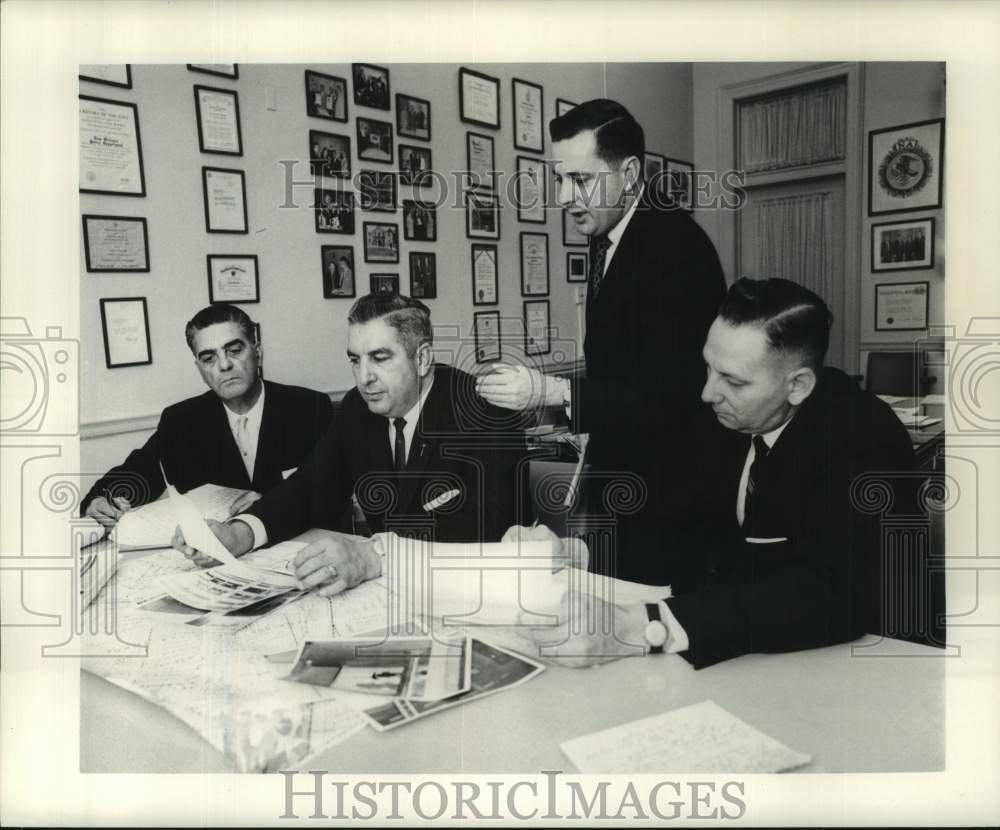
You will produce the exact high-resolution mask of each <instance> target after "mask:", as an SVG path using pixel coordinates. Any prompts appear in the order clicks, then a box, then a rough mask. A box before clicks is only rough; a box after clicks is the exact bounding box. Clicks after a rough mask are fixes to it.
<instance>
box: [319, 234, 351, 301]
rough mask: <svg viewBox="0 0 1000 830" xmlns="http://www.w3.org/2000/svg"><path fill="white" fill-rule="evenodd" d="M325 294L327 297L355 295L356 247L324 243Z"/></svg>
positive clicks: (322, 249)
mask: <svg viewBox="0 0 1000 830" xmlns="http://www.w3.org/2000/svg"><path fill="white" fill-rule="evenodd" d="M320 257H321V261H322V265H323V296H324V297H325V298H326V299H335V298H340V297H353V296H354V293H355V291H354V248H352V247H351V246H350V245H323V246H322V248H321V250H320Z"/></svg>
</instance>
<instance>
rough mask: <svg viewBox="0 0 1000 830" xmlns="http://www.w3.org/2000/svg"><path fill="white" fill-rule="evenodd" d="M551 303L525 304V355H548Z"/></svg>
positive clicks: (531, 302)
mask: <svg viewBox="0 0 1000 830" xmlns="http://www.w3.org/2000/svg"><path fill="white" fill-rule="evenodd" d="M550 348H551V346H550V345H549V301H548V300H526V301H525V303H524V353H525V354H526V355H536V354H548V353H549V350H550Z"/></svg>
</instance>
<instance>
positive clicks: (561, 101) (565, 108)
mask: <svg viewBox="0 0 1000 830" xmlns="http://www.w3.org/2000/svg"><path fill="white" fill-rule="evenodd" d="M576 106H578V105H577V104H574V103H573V102H572V101H567V100H566V99H565V98H556V118H562V117H563V116H564V115H565V114H566V113H567V112H569V111H570V110H571V109H573V108H574V107H576Z"/></svg>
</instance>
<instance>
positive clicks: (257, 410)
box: [222, 381, 265, 430]
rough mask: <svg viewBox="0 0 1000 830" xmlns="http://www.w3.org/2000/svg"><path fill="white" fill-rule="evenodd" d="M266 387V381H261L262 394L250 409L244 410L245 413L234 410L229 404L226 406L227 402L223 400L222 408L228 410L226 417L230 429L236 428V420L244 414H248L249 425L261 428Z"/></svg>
mask: <svg viewBox="0 0 1000 830" xmlns="http://www.w3.org/2000/svg"><path fill="white" fill-rule="evenodd" d="M264 388H265V387H264V381H261V382H260V394H259V395H258V396H257V400H256V402H255V403H254V405H253V406H251V407H250V409H248V410H247V411H246V412H244V413H243V415H240V414H239V413H237V412H233V410H231V409H230V408H229V407H228V406H226V404H225V402H223V404H222V408H223V409H224V410H226V418H227V419H228V420H229V427H230V429H233V430H235V429H236V422H237V421H238V420H239V419H240V418H242V417H244V416H246V419H247V426H248V427H254V426H256V427H257V428H258V429H259V428H260V422H261V418H263V416H264Z"/></svg>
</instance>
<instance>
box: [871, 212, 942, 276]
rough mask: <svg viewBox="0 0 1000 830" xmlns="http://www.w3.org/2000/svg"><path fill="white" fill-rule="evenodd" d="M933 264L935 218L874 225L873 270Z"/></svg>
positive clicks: (921, 267)
mask: <svg viewBox="0 0 1000 830" xmlns="http://www.w3.org/2000/svg"><path fill="white" fill-rule="evenodd" d="M933 267H934V218H933V217H930V218H928V219H914V220H913V221H911V222H876V223H875V224H874V225H872V271H876V272H878V271H920V270H923V269H926V268H933Z"/></svg>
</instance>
